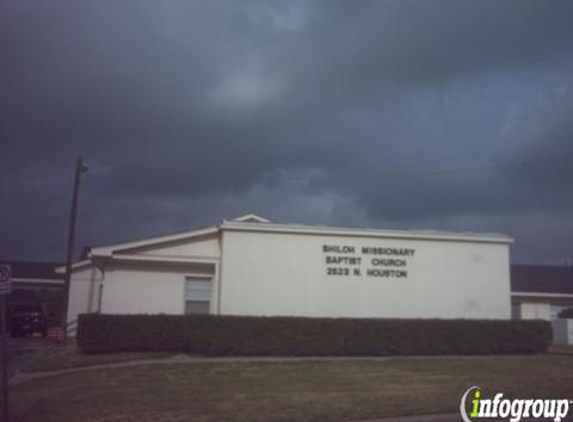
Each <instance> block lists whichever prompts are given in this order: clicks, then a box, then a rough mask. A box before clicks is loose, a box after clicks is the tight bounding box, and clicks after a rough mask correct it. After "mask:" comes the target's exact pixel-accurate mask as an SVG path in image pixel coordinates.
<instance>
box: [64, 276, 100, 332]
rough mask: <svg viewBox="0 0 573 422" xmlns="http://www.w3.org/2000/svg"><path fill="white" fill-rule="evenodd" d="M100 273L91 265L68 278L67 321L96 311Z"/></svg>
mask: <svg viewBox="0 0 573 422" xmlns="http://www.w3.org/2000/svg"><path fill="white" fill-rule="evenodd" d="M100 281H101V273H100V272H99V271H98V270H97V268H96V267H95V266H93V265H89V266H86V267H83V268H81V269H78V270H75V271H74V272H73V273H72V277H71V278H70V296H69V305H68V321H74V320H76V319H77V318H78V315H79V314H84V313H86V312H95V311H97V306H98V297H99V294H98V289H99V283H100Z"/></svg>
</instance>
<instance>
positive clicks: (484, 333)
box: [77, 314, 552, 356]
mask: <svg viewBox="0 0 573 422" xmlns="http://www.w3.org/2000/svg"><path fill="white" fill-rule="evenodd" d="M551 340H552V332H551V325H550V323H549V322H546V321H497V320H439V319H354V318H299V317H242V316H220V315H186V316H182V315H106V314H84V315H80V317H79V320H78V332H77V344H78V347H79V349H80V350H81V351H82V352H84V353H105V352H127V351H181V352H188V353H197V354H201V355H207V356H223V355H233V356H249V355H250V356H254V355H258V356H368V355H370V356H372V355H441V354H507V353H536V352H542V351H545V350H546V349H547V347H548V346H549V345H550V343H551Z"/></svg>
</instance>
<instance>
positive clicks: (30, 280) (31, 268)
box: [0, 260, 64, 324]
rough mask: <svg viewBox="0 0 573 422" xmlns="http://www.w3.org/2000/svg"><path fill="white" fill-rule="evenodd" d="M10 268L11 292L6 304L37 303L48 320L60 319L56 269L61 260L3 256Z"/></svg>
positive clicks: (59, 280)
mask: <svg viewBox="0 0 573 422" xmlns="http://www.w3.org/2000/svg"><path fill="white" fill-rule="evenodd" d="M0 264H9V265H10V268H11V272H12V293H10V295H9V296H8V307H9V308H12V307H13V306H15V305H30V304H33V305H41V306H42V307H43V309H44V311H45V312H46V314H47V315H48V316H49V317H50V321H51V323H52V324H57V323H58V320H59V319H60V314H61V309H62V302H63V297H64V296H63V292H64V277H63V274H58V273H56V269H57V268H59V267H61V266H62V265H63V264H62V263H59V262H33V261H13V260H4V261H0Z"/></svg>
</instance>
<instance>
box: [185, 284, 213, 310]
mask: <svg viewBox="0 0 573 422" xmlns="http://www.w3.org/2000/svg"><path fill="white" fill-rule="evenodd" d="M210 301H211V279H210V278H199V277H185V315H189V314H208V313H209V303H210Z"/></svg>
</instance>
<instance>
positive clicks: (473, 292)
mask: <svg viewBox="0 0 573 422" xmlns="http://www.w3.org/2000/svg"><path fill="white" fill-rule="evenodd" d="M323 245H338V246H351V247H354V248H355V250H356V251H360V250H361V248H362V247H393V248H408V249H414V250H415V252H414V255H413V256H411V257H407V258H406V259H407V265H406V267H405V268H404V269H406V270H407V277H404V278H379V277H368V276H366V275H365V272H366V271H367V268H368V267H371V265H370V264H371V259H372V258H394V257H387V256H380V255H363V254H361V253H359V252H358V253H355V254H343V253H342V254H338V253H325V252H324V251H323ZM327 255H328V256H349V257H361V258H362V260H361V264H360V265H327V264H326V256H327ZM396 258H400V257H396ZM221 259H222V261H221V312H222V313H224V314H236V315H297V316H316V317H321V316H332V317H394V318H416V317H420V318H492V319H493V318H495V319H509V318H510V287H509V286H510V284H509V247H508V245H507V244H501V243H469V242H453V241H431V240H407V239H391V238H381V237H379V238H374V237H356V236H353V237H351V236H348V237H347V236H327V235H316V234H313V235H305V234H286V233H267V232H243V231H225V232H224V233H223V240H222V258H221ZM327 267H344V268H349V269H350V271H353V269H354V268H360V270H361V274H362V275H361V276H353V275H349V276H343V275H327Z"/></svg>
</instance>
